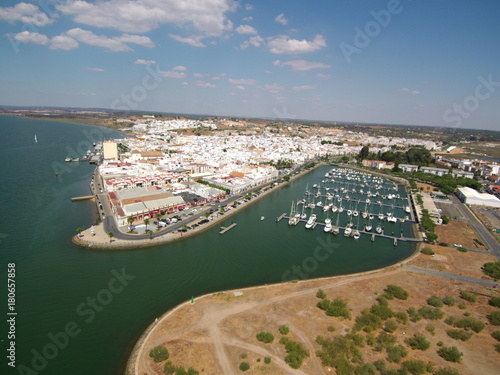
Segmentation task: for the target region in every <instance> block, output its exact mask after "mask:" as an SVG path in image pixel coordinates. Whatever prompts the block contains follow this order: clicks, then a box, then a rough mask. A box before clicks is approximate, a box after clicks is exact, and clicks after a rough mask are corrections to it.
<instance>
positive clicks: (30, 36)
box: [14, 31, 49, 45]
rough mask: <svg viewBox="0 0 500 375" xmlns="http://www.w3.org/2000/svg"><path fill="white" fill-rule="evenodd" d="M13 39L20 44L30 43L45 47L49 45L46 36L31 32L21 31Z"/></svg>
mask: <svg viewBox="0 0 500 375" xmlns="http://www.w3.org/2000/svg"><path fill="white" fill-rule="evenodd" d="M14 39H15V40H17V41H18V42H21V43H32V44H38V45H45V44H48V43H49V38H48V37H47V35H44V34H40V33H35V32H32V31H22V32H20V33H17V34H16V35H14Z"/></svg>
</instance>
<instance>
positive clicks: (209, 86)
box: [196, 81, 217, 89]
mask: <svg viewBox="0 0 500 375" xmlns="http://www.w3.org/2000/svg"><path fill="white" fill-rule="evenodd" d="M196 86H199V87H205V88H210V89H213V88H214V87H217V86H215V85H214V84H213V83H209V82H205V81H196Z"/></svg>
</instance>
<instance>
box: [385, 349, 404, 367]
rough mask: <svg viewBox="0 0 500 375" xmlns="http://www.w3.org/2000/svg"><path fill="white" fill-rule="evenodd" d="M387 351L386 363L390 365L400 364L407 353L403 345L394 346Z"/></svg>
mask: <svg viewBox="0 0 500 375" xmlns="http://www.w3.org/2000/svg"><path fill="white" fill-rule="evenodd" d="M386 350H387V361H388V362H390V363H400V362H401V360H402V359H403V358H404V357H406V356H407V355H408V351H407V350H406V349H405V347H404V346H403V345H395V346H392V347H389V348H387V349H386Z"/></svg>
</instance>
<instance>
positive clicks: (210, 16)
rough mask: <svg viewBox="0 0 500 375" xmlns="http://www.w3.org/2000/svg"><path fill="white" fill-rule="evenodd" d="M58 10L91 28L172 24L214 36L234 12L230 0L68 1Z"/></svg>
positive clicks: (227, 25)
mask: <svg viewBox="0 0 500 375" xmlns="http://www.w3.org/2000/svg"><path fill="white" fill-rule="evenodd" d="M57 9H58V10H59V11H60V12H62V13H63V14H65V15H69V16H72V17H73V20H74V21H75V22H78V23H82V24H85V25H89V26H94V27H106V28H111V29H116V30H119V31H122V32H129V33H130V32H132V33H145V32H149V31H151V30H154V29H157V28H158V27H160V26H161V25H162V24H174V25H176V26H178V27H181V28H184V29H188V30H194V31H195V32H196V33H200V34H201V35H203V36H204V37H213V36H220V35H222V34H223V33H224V31H226V30H230V29H231V28H232V23H231V21H230V20H228V18H227V16H226V13H228V12H231V11H234V6H233V5H232V1H230V0H198V1H178V0H107V1H106V0H102V1H98V2H91V1H83V0H69V1H67V2H66V3H65V4H62V5H58V6H57Z"/></svg>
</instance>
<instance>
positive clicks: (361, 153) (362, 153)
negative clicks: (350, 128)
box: [358, 146, 370, 160]
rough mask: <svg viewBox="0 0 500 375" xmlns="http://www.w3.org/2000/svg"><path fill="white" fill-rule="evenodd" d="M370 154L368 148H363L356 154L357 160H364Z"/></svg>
mask: <svg viewBox="0 0 500 375" xmlns="http://www.w3.org/2000/svg"><path fill="white" fill-rule="evenodd" d="M369 154H370V148H369V147H368V146H363V147H362V148H361V150H360V151H359V154H358V159H360V160H364V159H366V158H367V157H368V155H369Z"/></svg>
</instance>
